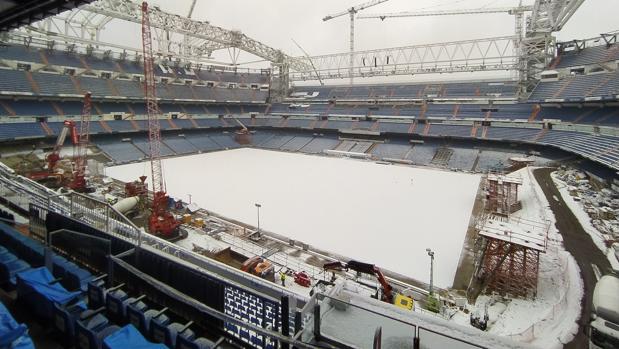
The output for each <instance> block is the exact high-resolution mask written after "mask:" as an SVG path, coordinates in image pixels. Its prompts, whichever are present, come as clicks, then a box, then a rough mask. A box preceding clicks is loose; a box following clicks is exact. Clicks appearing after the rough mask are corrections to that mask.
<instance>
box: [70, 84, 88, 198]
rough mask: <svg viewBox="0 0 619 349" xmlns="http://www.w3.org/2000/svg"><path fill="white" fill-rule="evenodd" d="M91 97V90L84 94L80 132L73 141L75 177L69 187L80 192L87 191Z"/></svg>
mask: <svg viewBox="0 0 619 349" xmlns="http://www.w3.org/2000/svg"><path fill="white" fill-rule="evenodd" d="M90 97H91V93H90V92H86V93H85V94H84V106H83V108H82V117H81V119H80V133H79V136H78V139H77V142H75V139H74V141H73V161H74V167H73V179H72V180H71V183H69V188H71V189H73V190H75V191H78V192H85V191H86V155H87V151H88V143H89V141H90V111H91V109H92V103H91V98H90ZM74 138H75V137H74Z"/></svg>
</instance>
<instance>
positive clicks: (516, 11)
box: [359, 3, 533, 43]
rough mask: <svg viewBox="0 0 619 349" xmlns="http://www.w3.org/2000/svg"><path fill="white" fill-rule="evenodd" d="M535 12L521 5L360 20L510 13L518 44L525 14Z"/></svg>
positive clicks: (372, 16)
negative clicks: (513, 18) (512, 16)
mask: <svg viewBox="0 0 619 349" xmlns="http://www.w3.org/2000/svg"><path fill="white" fill-rule="evenodd" d="M531 11H533V6H530V5H522V3H520V5H518V6H516V7H495V8H477V9H463V10H442V11H418V12H410V11H409V12H393V13H372V14H365V15H360V16H359V19H380V20H381V21H384V20H385V19H387V18H404V17H433V16H454V15H474V14H484V13H508V14H510V15H514V16H515V20H516V28H515V31H516V36H517V37H518V38H519V40H518V43H519V42H520V41H521V39H522V28H523V27H522V26H523V19H524V13H525V12H531Z"/></svg>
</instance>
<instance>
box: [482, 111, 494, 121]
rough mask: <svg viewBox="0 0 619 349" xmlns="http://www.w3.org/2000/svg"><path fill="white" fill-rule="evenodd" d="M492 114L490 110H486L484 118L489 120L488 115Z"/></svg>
mask: <svg viewBox="0 0 619 349" xmlns="http://www.w3.org/2000/svg"><path fill="white" fill-rule="evenodd" d="M491 116H492V112H491V111H490V110H488V111H487V112H486V116H485V117H484V120H490V117H491Z"/></svg>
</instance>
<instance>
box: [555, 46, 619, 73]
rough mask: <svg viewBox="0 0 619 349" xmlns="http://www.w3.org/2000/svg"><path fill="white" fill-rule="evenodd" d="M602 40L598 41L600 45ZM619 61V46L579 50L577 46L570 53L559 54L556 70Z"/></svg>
mask: <svg viewBox="0 0 619 349" xmlns="http://www.w3.org/2000/svg"><path fill="white" fill-rule="evenodd" d="M600 41H601V40H598V43H599V42H600ZM616 60H619V45H618V44H612V45H598V46H592V47H585V48H582V49H578V48H577V47H576V46H575V45H574V46H572V49H571V50H569V51H563V52H561V51H560V52H559V54H558V56H557V59H556V60H555V64H554V65H553V67H554V68H557V69H561V68H568V67H577V66H583V65H589V64H594V63H604V62H612V61H616Z"/></svg>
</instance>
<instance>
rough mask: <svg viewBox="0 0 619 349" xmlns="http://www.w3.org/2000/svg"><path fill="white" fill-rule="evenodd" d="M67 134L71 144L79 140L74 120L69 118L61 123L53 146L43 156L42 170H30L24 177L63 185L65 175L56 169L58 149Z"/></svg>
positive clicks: (56, 185)
mask: <svg viewBox="0 0 619 349" xmlns="http://www.w3.org/2000/svg"><path fill="white" fill-rule="evenodd" d="M68 134H70V135H71V142H72V143H73V145H75V144H77V143H78V142H79V139H78V134H77V130H76V128H75V122H73V121H71V120H65V122H64V123H63V126H62V130H61V131H60V133H59V134H58V138H57V139H56V143H55V144H54V148H53V149H52V151H51V152H50V153H49V154H47V156H46V157H45V162H46V167H45V168H44V169H43V170H42V171H35V172H30V173H28V174H27V175H26V177H28V178H30V179H32V180H33V181H37V182H42V183H45V184H46V185H48V186H51V187H60V186H62V185H63V183H64V182H65V177H64V173H62V172H60V171H59V170H58V163H59V162H60V151H61V150H62V147H63V146H64V142H65V140H66V138H67V135H68Z"/></svg>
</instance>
